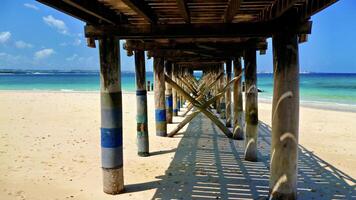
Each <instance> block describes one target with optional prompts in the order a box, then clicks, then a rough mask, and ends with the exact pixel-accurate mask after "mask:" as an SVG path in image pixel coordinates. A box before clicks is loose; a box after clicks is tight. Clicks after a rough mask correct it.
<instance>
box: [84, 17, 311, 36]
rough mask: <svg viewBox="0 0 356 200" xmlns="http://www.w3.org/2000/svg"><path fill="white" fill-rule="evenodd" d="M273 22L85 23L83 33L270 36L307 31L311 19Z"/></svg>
mask: <svg viewBox="0 0 356 200" xmlns="http://www.w3.org/2000/svg"><path fill="white" fill-rule="evenodd" d="M289 23H290V24H293V26H292V27H288V25H287V24H284V25H283V24H280V23H276V22H258V23H238V24H226V23H216V24H159V25H158V24H157V25H154V24H152V25H144V24H142V25H140V26H137V25H129V24H126V25H120V26H111V25H97V26H94V25H86V26H85V36H86V37H94V38H95V37H96V38H97V37H102V36H107V35H112V36H117V37H118V38H120V39H160V38H165V39H175V38H202V37H204V38H210V37H221V38H224V37H270V36H272V35H273V34H274V33H276V32H280V31H282V30H283V29H284V28H285V27H288V28H289V30H290V31H291V32H296V33H298V34H303V33H304V34H310V33H311V22H309V21H307V22H304V23H302V24H297V23H295V24H294V23H293V22H289Z"/></svg>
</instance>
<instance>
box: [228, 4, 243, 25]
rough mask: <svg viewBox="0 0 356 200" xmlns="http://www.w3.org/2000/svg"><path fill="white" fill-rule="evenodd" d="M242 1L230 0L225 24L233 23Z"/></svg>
mask: <svg viewBox="0 0 356 200" xmlns="http://www.w3.org/2000/svg"><path fill="white" fill-rule="evenodd" d="M240 3H241V0H230V1H229V2H228V6H227V8H226V11H225V14H224V22H225V23H231V22H232V20H233V19H234V16H235V15H236V12H237V11H238V10H239V8H240Z"/></svg>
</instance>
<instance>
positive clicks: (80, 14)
mask: <svg viewBox="0 0 356 200" xmlns="http://www.w3.org/2000/svg"><path fill="white" fill-rule="evenodd" d="M37 1H38V2H40V3H42V4H45V5H47V6H49V7H52V8H54V9H56V10H59V11H61V12H64V13H66V14H68V15H70V16H72V17H75V18H77V19H79V20H81V21H84V22H87V23H90V24H98V23H99V21H100V19H99V18H97V17H95V16H93V15H91V14H89V13H87V12H85V11H82V10H80V9H78V8H76V7H74V6H72V5H69V4H66V3H63V1H62V0H37Z"/></svg>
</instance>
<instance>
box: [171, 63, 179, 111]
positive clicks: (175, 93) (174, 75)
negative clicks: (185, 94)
mask: <svg viewBox="0 0 356 200" xmlns="http://www.w3.org/2000/svg"><path fill="white" fill-rule="evenodd" d="M176 76H177V66H176V64H173V66H172V79H173V81H174V82H177V79H176ZM171 87H172V86H171ZM172 93H173V116H178V102H177V100H178V94H177V90H176V89H175V88H172Z"/></svg>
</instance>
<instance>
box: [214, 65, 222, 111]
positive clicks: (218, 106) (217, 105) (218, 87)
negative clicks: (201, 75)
mask: <svg viewBox="0 0 356 200" xmlns="http://www.w3.org/2000/svg"><path fill="white" fill-rule="evenodd" d="M215 74H216V76H219V75H220V68H219V67H218V66H216V71H215ZM220 88H221V86H220V81H219V82H218V83H217V84H216V89H215V90H216V91H217V92H218V91H219V90H220ZM220 102H221V98H218V99H217V100H216V112H217V113H218V114H220V113H221V107H220Z"/></svg>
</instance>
